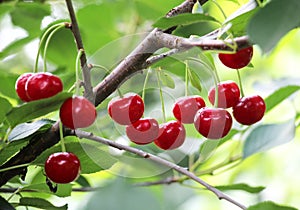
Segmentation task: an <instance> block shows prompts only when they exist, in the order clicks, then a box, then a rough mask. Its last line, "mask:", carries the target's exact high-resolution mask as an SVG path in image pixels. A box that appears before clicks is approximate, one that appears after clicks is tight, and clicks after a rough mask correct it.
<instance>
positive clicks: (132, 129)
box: [126, 118, 159, 145]
mask: <svg viewBox="0 0 300 210" xmlns="http://www.w3.org/2000/svg"><path fill="white" fill-rule="evenodd" d="M158 131H159V126H158V122H157V121H156V120H155V119H153V118H142V119H139V120H138V121H136V122H134V123H133V124H131V125H127V126H126V134H127V136H128V138H129V139H130V140H131V141H132V142H134V143H136V144H140V145H143V144H149V143H151V142H153V141H154V140H155V139H156V138H157V137H158Z"/></svg>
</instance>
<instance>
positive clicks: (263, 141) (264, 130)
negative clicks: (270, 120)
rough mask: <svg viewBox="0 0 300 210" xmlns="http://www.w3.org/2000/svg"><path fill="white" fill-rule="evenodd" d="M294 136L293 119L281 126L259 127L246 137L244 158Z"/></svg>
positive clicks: (282, 142)
mask: <svg viewBox="0 0 300 210" xmlns="http://www.w3.org/2000/svg"><path fill="white" fill-rule="evenodd" d="M294 136H295V122H294V119H292V120H289V121H287V122H284V123H281V124H268V125H260V126H258V127H256V128H254V129H253V130H252V131H251V133H250V134H249V135H248V136H247V138H246V141H245V145H244V148H243V153H244V154H243V156H244V158H247V157H249V156H250V155H253V154H255V153H258V152H262V151H266V150H268V149H271V148H273V147H276V146H278V145H281V144H284V143H287V142H289V141H291V140H292V139H293V138H294Z"/></svg>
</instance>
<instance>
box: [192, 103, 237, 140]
mask: <svg viewBox="0 0 300 210" xmlns="http://www.w3.org/2000/svg"><path fill="white" fill-rule="evenodd" d="M194 125H195V128H196V130H197V131H198V132H199V133H200V134H201V135H203V136H204V137H206V138H209V139H220V138H223V137H224V136H226V135H227V134H228V132H229V131H230V129H231V126H232V117H231V115H230V114H229V112H228V111H227V110H225V109H222V108H207V107H205V108H201V109H200V110H199V111H198V112H197V113H196V116H195V122H194Z"/></svg>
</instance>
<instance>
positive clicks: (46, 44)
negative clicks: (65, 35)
mask: <svg viewBox="0 0 300 210" xmlns="http://www.w3.org/2000/svg"><path fill="white" fill-rule="evenodd" d="M63 27H65V25H64V24H59V25H58V26H57V27H56V28H54V29H53V30H52V31H51V33H50V34H49V36H48V37H47V40H46V43H45V47H44V54H43V57H44V72H47V59H46V56H47V49H48V46H49V43H50V40H51V38H52V36H53V35H54V34H55V33H56V32H57V31H58V30H60V29H61V28H63Z"/></svg>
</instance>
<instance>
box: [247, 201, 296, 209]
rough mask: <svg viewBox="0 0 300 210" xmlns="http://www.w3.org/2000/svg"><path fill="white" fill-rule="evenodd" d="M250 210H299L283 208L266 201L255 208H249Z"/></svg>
mask: <svg viewBox="0 0 300 210" xmlns="http://www.w3.org/2000/svg"><path fill="white" fill-rule="evenodd" d="M247 209H248V210H297V209H296V208H294V207H289V206H281V205H278V204H276V203H273V202H271V201H266V202H262V203H258V204H256V205H254V206H250V207H249V208H247Z"/></svg>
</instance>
